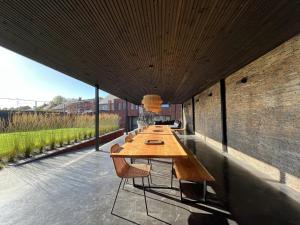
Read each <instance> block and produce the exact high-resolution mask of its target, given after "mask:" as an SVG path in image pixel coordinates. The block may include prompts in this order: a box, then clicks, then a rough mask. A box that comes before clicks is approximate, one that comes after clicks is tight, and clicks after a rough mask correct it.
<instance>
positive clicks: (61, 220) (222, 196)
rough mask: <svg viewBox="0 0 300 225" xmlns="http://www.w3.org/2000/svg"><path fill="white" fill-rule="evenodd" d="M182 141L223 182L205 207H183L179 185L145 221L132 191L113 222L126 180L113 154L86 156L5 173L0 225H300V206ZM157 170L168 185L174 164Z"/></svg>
mask: <svg viewBox="0 0 300 225" xmlns="http://www.w3.org/2000/svg"><path fill="white" fill-rule="evenodd" d="M122 139H123V138H119V139H117V140H115V142H119V143H121V144H122ZM181 139H182V140H183V142H185V144H186V145H188V146H189V147H190V148H191V149H192V150H193V151H194V152H195V153H196V154H197V155H198V156H199V158H201V161H202V163H203V164H204V165H205V166H206V167H207V168H208V170H209V171H210V172H211V173H212V174H213V175H214V176H215V178H216V180H217V182H216V183H215V184H212V185H209V187H208V190H209V194H208V202H207V204H198V205H195V204H190V205H188V204H183V203H181V202H180V201H179V199H180V198H179V192H178V189H177V188H176V187H178V183H177V182H176V180H175V182H174V184H175V189H174V190H166V189H153V190H151V191H147V199H148V208H149V213H150V216H147V215H146V211H145V204H144V199H143V195H142V194H143V192H142V190H140V189H138V188H133V186H132V185H131V184H128V185H126V186H125V189H124V190H120V194H119V198H118V200H117V203H116V206H115V210H114V215H111V214H110V209H111V206H112V203H113V200H114V196H115V193H116V191H117V187H118V184H119V182H120V179H119V178H118V177H117V176H116V175H115V171H114V168H113V164H112V161H111V159H110V157H109V155H108V154H107V153H103V152H95V151H94V150H93V149H83V150H80V151H76V152H73V153H69V154H65V155H60V156H56V157H53V158H48V159H44V160H40V161H36V162H33V163H30V164H27V165H23V166H19V167H11V168H5V169H4V170H2V171H0V224H1V225H7V224H14V225H19V224H20V225H25V224H26V225H27V224H28V225H35V224H38V225H46V224H49V225H50V224H51V225H56V224H64V225H68V224H70V225H71V224H72V225H75V224H82V225H87V224H204V225H211V224H218V225H219V224H249V225H250V224H251V225H254V224H259V225H263V224H268V225H276V224H284V225H287V224H300V205H299V203H297V202H296V201H293V200H292V199H290V198H289V197H287V196H286V195H284V194H282V193H281V192H279V191H278V190H276V189H274V188H272V187H271V186H270V185H268V184H266V183H265V182H263V181H262V180H260V179H259V178H256V177H255V176H253V175H252V174H250V173H249V172H247V171H246V170H245V169H243V168H241V167H239V166H238V165H237V164H235V163H234V162H231V161H230V160H228V159H226V158H224V157H223V156H222V155H221V154H219V153H217V152H215V151H212V150H210V149H209V148H208V147H207V146H204V145H203V144H201V143H199V142H198V141H197V140H196V139H195V138H193V136H181ZM111 144H112V143H110V144H106V145H104V146H102V149H103V150H104V151H107V150H108V149H109V146H110V145H111ZM200 156H201V157H200ZM153 170H154V171H153V172H152V179H153V183H154V185H155V184H159V185H170V164H168V163H158V162H155V161H153ZM137 182H138V181H137ZM130 183H131V181H130ZM184 189H185V190H186V191H185V194H187V196H190V195H194V196H198V192H199V195H200V193H201V186H199V187H197V186H195V185H189V184H186V185H185V187H184Z"/></svg>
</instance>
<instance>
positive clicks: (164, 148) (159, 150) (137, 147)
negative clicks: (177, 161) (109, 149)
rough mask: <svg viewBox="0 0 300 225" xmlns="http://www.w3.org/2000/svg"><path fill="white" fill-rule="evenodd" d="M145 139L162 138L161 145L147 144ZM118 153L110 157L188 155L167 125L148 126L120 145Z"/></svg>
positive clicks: (171, 156) (173, 156) (175, 156)
mask: <svg viewBox="0 0 300 225" xmlns="http://www.w3.org/2000/svg"><path fill="white" fill-rule="evenodd" d="M147 140H162V141H163V142H164V144H162V145H147V144H145V142H146V141H147ZM121 147H122V150H121V151H120V152H119V153H112V154H111V156H112V157H123V158H178V157H188V155H187V153H186V151H185V150H184V149H183V147H182V146H181V145H180V143H179V142H178V141H177V139H176V137H175V136H174V134H173V133H172V130H171V128H170V127H169V126H166V125H159V126H155V125H152V126H149V127H148V128H146V129H145V130H143V131H142V132H140V133H139V134H138V135H136V136H135V137H134V139H133V141H132V142H129V143H125V144H124V145H122V146H121Z"/></svg>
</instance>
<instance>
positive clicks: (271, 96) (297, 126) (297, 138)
mask: <svg viewBox="0 0 300 225" xmlns="http://www.w3.org/2000/svg"><path fill="white" fill-rule="evenodd" d="M245 77H246V78H247V82H246V83H242V82H241V80H242V78H245ZM226 95H227V97H226V101H227V132H228V145H229V146H230V147H231V148H234V149H236V150H238V151H240V152H242V153H244V154H246V155H248V156H251V157H254V158H255V159H258V160H260V161H262V162H264V163H267V164H269V165H271V166H273V167H275V168H277V169H279V171H280V173H281V174H280V176H283V177H281V178H280V179H282V180H283V181H284V179H285V177H284V176H285V174H286V173H288V174H291V175H294V176H297V177H300V35H298V36H296V37H294V38H293V39H291V40H289V41H287V42H286V43H284V44H282V45H281V46H279V47H278V48H276V49H274V50H273V51H271V52H269V53H268V54H266V55H264V56H263V57H261V58H259V59H257V60H256V61H254V62H252V63H250V64H249V65H247V66H246V67H244V68H242V69H241V70H239V71H237V72H236V73H234V74H233V75H231V76H230V77H228V78H227V79H226Z"/></svg>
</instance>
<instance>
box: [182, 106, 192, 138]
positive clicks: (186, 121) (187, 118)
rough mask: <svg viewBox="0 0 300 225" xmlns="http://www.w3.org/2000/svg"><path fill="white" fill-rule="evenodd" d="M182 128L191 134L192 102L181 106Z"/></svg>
mask: <svg viewBox="0 0 300 225" xmlns="http://www.w3.org/2000/svg"><path fill="white" fill-rule="evenodd" d="M183 126H184V127H185V129H186V130H187V131H188V132H193V114H192V100H189V101H187V102H185V103H184V104H183Z"/></svg>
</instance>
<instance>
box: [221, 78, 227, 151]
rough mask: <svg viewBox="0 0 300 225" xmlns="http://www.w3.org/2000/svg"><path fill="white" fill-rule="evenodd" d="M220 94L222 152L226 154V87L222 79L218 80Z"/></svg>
mask: <svg viewBox="0 0 300 225" xmlns="http://www.w3.org/2000/svg"><path fill="white" fill-rule="evenodd" d="M220 94H221V120H222V123H221V124H222V146H223V152H227V115H226V85H225V80H224V79H222V80H220Z"/></svg>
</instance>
